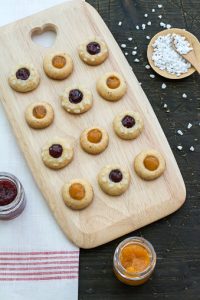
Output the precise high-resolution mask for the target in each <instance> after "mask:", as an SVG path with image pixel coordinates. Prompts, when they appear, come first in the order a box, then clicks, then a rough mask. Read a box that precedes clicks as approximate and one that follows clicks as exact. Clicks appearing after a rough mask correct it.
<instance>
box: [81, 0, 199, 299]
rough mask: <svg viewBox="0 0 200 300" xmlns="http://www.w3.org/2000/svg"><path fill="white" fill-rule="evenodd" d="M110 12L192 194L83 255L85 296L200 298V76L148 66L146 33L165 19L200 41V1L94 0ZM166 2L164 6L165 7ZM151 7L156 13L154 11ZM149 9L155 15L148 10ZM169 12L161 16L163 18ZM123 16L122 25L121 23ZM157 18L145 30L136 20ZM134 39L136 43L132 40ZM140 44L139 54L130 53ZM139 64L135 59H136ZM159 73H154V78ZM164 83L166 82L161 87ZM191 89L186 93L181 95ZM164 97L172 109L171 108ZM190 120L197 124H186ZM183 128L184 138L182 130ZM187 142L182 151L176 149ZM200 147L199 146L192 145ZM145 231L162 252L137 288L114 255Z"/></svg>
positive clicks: (117, 36)
mask: <svg viewBox="0 0 200 300" xmlns="http://www.w3.org/2000/svg"><path fill="white" fill-rule="evenodd" d="M88 2H89V3H90V4H92V5H93V6H94V7H95V8H96V9H97V10H98V11H99V13H100V15H101V16H102V17H103V19H104V21H105V22H106V24H107V26H108V27H109V29H110V30H111V32H112V33H113V35H114V37H115V39H116V40H117V42H118V43H119V45H121V44H122V43H125V44H126V45H127V47H126V49H123V52H128V56H127V59H128V61H129V63H130V65H131V66H132V67H133V71H134V73H135V75H136V76H137V78H138V80H139V81H140V82H141V83H142V87H143V89H144V91H145V93H146V94H147V97H148V99H149V101H150V102H151V105H152V106H153V108H154V111H155V113H156V115H157V117H158V119H159V121H160V124H161V126H162V128H163V130H164V132H165V134H166V136H167V139H168V141H169V143H170V146H171V148H172V150H173V152H174V155H175V157H176V159H177V162H178V165H179V167H180V169H181V172H182V175H183V178H184V180H185V184H186V189H187V199H186V202H185V204H184V206H183V207H182V208H181V209H180V210H179V211H177V212H176V213H174V214H173V215H171V216H169V217H166V218H165V219H162V220H160V221H158V222H156V223H154V224H151V225H149V226H147V227H145V228H142V229H141V230H138V231H136V232H134V233H130V234H128V235H127V236H123V237H121V238H119V239H117V240H115V241H113V242H110V243H108V244H106V245H103V246H100V247H98V248H95V249H91V250H81V254H80V281H79V299H80V300H83V299H84V300H90V299H96V300H105V299H115V300H119V299H120V300H121V299H135V300H143V299H148V300H151V299H170V300H176V299H181V300H198V299H200V183H199V179H200V176H199V173H200V156H199V152H200V143H199V140H200V126H199V122H200V77H199V76H198V74H194V75H192V76H190V77H189V78H187V79H183V80H180V81H179V80H178V81H170V80H166V79H164V78H162V77H160V76H159V75H156V74H155V73H154V72H153V71H152V70H146V69H145V65H146V64H147V58H146V49H147V45H148V42H149V41H148V40H147V39H146V36H147V35H149V36H151V37H153V35H154V34H155V33H157V32H158V31H160V30H162V28H161V27H160V25H159V24H160V22H164V23H166V24H171V25H172V26H173V27H179V28H185V29H187V30H189V31H190V32H192V33H193V34H195V35H196V36H197V38H198V39H199V40H200V0H196V1H195V0H182V1H181V0H171V1H170V0H168V1H162V0H160V1H151V0H110V1H109V0H98V1H97V0H89V1H88ZM158 4H162V5H163V7H162V8H160V9H159V8H158V6H157V5H158ZM152 8H155V9H156V11H155V12H154V13H153V12H152ZM145 13H147V14H148V18H145V17H144V14H145ZM158 15H162V16H163V17H162V19H161V20H160V19H159V18H158ZM119 21H122V22H123V24H122V26H118V22H119ZM148 21H151V22H152V25H151V26H147V29H146V30H136V28H135V26H136V25H141V24H143V23H147V22H148ZM128 37H133V41H131V42H130V41H128ZM135 46H137V47H138V49H137V51H138V53H137V55H136V56H133V55H131V52H132V51H133V48H134V47H135ZM135 58H139V60H140V62H139V63H135V62H134V59H135ZM150 74H155V78H154V79H152V78H150V76H149V75H150ZM162 83H165V84H166V85H167V88H166V89H161V85H162ZM183 93H186V94H187V98H186V99H184V98H183V97H182V94H183ZM164 103H166V104H167V108H164V107H163V106H164ZM188 123H191V124H192V125H193V126H192V128H190V129H187V125H188ZM178 129H181V130H182V132H183V136H180V135H178V134H177V130H178ZM178 145H182V147H183V149H182V151H180V150H178V149H177V146H178ZM191 146H193V147H194V152H192V151H190V147H191ZM133 235H139V236H143V237H144V238H146V239H148V240H149V241H150V242H151V243H152V244H153V245H154V247H155V250H156V252H157V256H158V259H157V267H156V271H155V273H154V275H153V277H152V279H151V280H150V281H149V282H148V283H146V284H145V285H143V286H140V287H137V288H136V287H130V286H126V285H123V284H122V283H120V282H119V281H118V280H117V279H115V277H114V275H113V271H112V258H113V253H114V250H115V248H116V246H117V245H118V243H119V242H120V241H122V240H123V239H124V238H125V237H128V236H133Z"/></svg>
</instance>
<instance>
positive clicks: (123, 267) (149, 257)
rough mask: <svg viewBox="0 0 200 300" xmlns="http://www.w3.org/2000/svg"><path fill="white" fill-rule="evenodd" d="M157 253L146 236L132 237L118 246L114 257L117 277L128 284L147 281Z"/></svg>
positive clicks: (138, 283) (152, 269)
mask: <svg viewBox="0 0 200 300" xmlns="http://www.w3.org/2000/svg"><path fill="white" fill-rule="evenodd" d="M155 265H156V253H155V251H154V248H153V246H152V245H151V244H150V243H149V242H148V241H147V240H145V239H144V238H141V237H130V238H127V239H125V240H124V241H122V242H121V243H120V244H119V245H118V246H117V248H116V250H115V253H114V257H113V266H114V273H115V275H116V277H117V278H118V279H119V280H120V281H122V282H123V283H125V284H128V285H135V286H136V285H140V284H143V283H145V282H146V281H147V280H148V279H149V277H150V276H151V274H152V273H153V271H154V268H155Z"/></svg>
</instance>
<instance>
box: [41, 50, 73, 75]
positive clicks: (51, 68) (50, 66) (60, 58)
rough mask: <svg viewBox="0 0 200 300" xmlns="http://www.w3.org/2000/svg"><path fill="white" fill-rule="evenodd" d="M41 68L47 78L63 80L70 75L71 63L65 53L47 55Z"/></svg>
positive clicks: (69, 57) (70, 59)
mask: <svg viewBox="0 0 200 300" xmlns="http://www.w3.org/2000/svg"><path fill="white" fill-rule="evenodd" d="M43 68H44V71H45V73H46V75H47V76H48V77H50V78H52V79H56V80H63V79H65V78H67V77H68V76H69V75H70V74H71V73H72V71H73V61H72V58H71V56H70V55H69V54H67V53H65V52H53V53H47V54H46V56H45V57H44V61H43Z"/></svg>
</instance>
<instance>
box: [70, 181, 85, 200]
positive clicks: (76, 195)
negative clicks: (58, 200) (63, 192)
mask: <svg viewBox="0 0 200 300" xmlns="http://www.w3.org/2000/svg"><path fill="white" fill-rule="evenodd" d="M69 194H70V196H71V197H72V198H73V199H75V200H82V199H83V198H84V197H85V188H84V186H83V185H82V184H80V183H73V184H72V185H71V186H70V188H69Z"/></svg>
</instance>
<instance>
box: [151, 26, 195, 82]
mask: <svg viewBox="0 0 200 300" xmlns="http://www.w3.org/2000/svg"><path fill="white" fill-rule="evenodd" d="M168 33H170V34H172V33H176V34H179V35H182V36H185V38H186V39H187V40H188V41H190V43H191V45H192V47H193V49H194V51H191V52H195V53H194V54H195V56H196V61H197V64H198V65H199V66H200V43H199V41H198V39H197V38H196V37H195V36H194V35H193V34H192V33H190V32H188V31H186V30H184V29H180V28H171V29H165V30H162V31H160V32H158V33H157V34H156V35H155V36H154V37H153V38H152V39H151V41H150V43H149V45H148V48H147V58H148V61H149V64H150V66H151V67H152V69H153V70H154V71H155V72H156V73H158V74H159V75H161V76H163V77H165V78H169V79H182V78H185V77H188V76H190V75H191V74H193V73H194V72H195V71H196V67H195V68H194V67H193V64H192V63H191V64H192V67H191V68H190V69H188V72H187V73H183V74H181V75H180V76H177V75H176V74H171V73H168V72H167V71H165V70H160V69H159V68H158V67H156V66H155V65H154V62H153V60H152V54H153V47H152V45H153V44H154V42H155V41H156V40H157V38H158V37H159V36H161V35H167V34H168ZM189 53H190V52H189ZM189 53H188V54H189ZM188 54H187V55H188ZM185 59H187V58H186V57H185ZM188 61H189V60H188Z"/></svg>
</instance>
